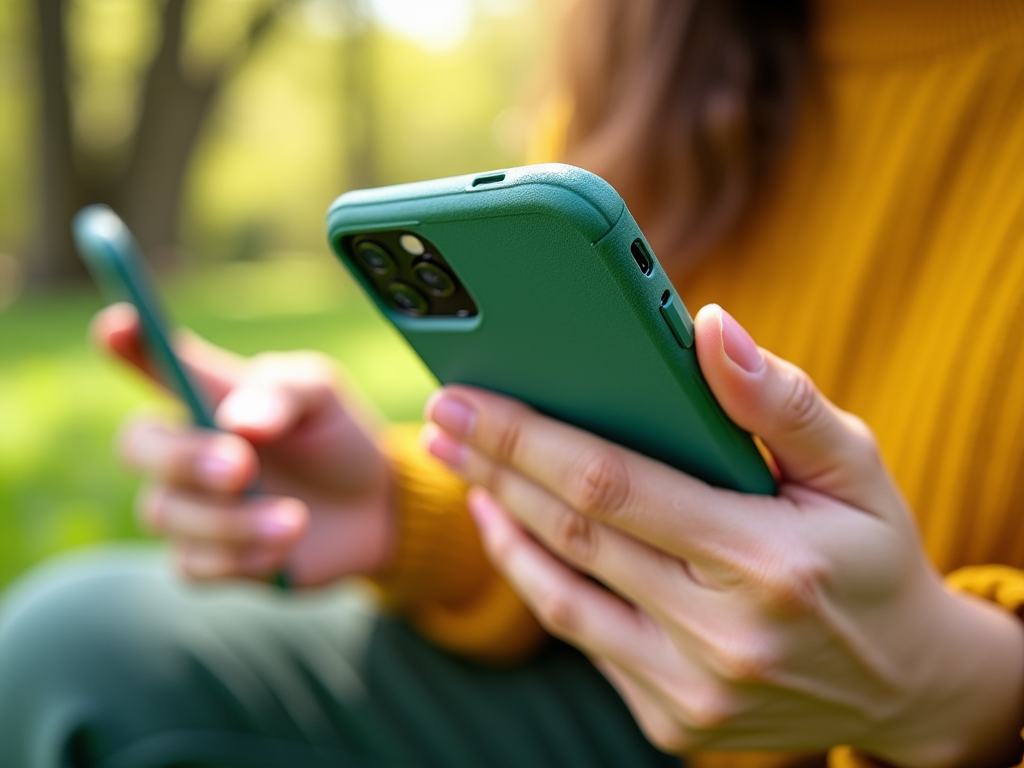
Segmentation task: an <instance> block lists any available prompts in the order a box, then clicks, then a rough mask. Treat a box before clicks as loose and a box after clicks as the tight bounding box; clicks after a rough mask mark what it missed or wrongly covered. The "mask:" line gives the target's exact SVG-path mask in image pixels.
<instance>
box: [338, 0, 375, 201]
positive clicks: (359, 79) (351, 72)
mask: <svg viewBox="0 0 1024 768" xmlns="http://www.w3.org/2000/svg"><path fill="white" fill-rule="evenodd" d="M368 5H369V4H368V2H367V1H366V0H345V10H346V14H347V16H348V24H349V29H350V33H349V35H348V39H347V44H346V45H345V49H344V68H345V69H344V71H345V93H344V99H345V114H346V131H345V136H346V140H347V144H346V150H347V152H346V154H347V158H346V161H347V167H346V170H347V181H348V186H349V187H350V188H352V189H363V188H366V187H372V186H375V185H376V184H377V183H378V178H377V141H376V138H377V114H376V104H377V103H376V99H375V98H374V94H375V92H376V90H375V88H376V83H375V82H374V77H373V74H374V69H375V67H374V54H375V52H376V51H375V47H376V46H375V45H374V42H375V41H374V34H373V27H372V26H371V25H370V21H369V16H370V9H369V7H368Z"/></svg>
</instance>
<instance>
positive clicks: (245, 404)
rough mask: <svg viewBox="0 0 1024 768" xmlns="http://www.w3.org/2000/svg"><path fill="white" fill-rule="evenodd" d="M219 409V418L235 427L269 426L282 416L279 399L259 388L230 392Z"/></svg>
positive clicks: (282, 407) (282, 406) (282, 408)
mask: <svg viewBox="0 0 1024 768" xmlns="http://www.w3.org/2000/svg"><path fill="white" fill-rule="evenodd" d="M220 410H221V412H220V413H219V414H218V415H219V416H220V420H226V421H228V422H230V423H231V425H232V426H235V427H240V426H244V427H257V428H258V427H269V426H273V425H275V424H277V423H278V422H279V421H280V420H281V418H282V417H283V416H284V405H283V404H282V403H281V399H280V398H279V397H275V396H274V395H272V394H270V393H269V392H264V391H262V390H259V389H242V390H238V391H236V392H232V393H231V394H230V395H228V397H227V399H225V400H224V402H223V403H222V404H221V409H220Z"/></svg>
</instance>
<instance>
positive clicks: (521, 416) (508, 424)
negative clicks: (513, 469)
mask: <svg viewBox="0 0 1024 768" xmlns="http://www.w3.org/2000/svg"><path fill="white" fill-rule="evenodd" d="M525 417H526V413H525V410H524V409H519V408H511V409H509V412H508V413H507V414H506V418H505V419H504V420H503V421H504V423H503V424H501V426H500V428H499V429H498V434H497V439H496V441H495V445H494V456H495V458H496V459H497V460H498V461H499V462H501V463H503V464H513V463H515V461H516V458H517V457H518V456H519V449H520V446H521V445H522V441H523V424H524V422H525V421H526V418H525Z"/></svg>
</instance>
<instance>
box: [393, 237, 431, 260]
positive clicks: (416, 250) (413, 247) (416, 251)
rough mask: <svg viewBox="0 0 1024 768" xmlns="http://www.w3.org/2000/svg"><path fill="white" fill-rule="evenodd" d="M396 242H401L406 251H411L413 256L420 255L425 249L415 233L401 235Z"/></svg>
mask: <svg viewBox="0 0 1024 768" xmlns="http://www.w3.org/2000/svg"><path fill="white" fill-rule="evenodd" d="M398 242H399V243H401V244H402V248H404V249H405V252H406V253H411V254H412V255H413V256H422V255H423V251H425V250H426V248H424V247H423V242H422V241H421V240H420V239H419V238H418V237H416V235H402V236H401V237H400V238H398Z"/></svg>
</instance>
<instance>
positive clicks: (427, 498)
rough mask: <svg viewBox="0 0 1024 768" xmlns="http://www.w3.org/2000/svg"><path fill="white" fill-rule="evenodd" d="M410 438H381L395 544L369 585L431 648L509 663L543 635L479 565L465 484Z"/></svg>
mask: <svg viewBox="0 0 1024 768" xmlns="http://www.w3.org/2000/svg"><path fill="white" fill-rule="evenodd" d="M418 432H419V428H418V426H416V425H401V426H395V427H391V428H390V429H389V430H388V431H387V432H386V433H385V435H384V438H383V445H384V450H385V452H386V453H387V455H388V457H389V459H390V461H391V466H392V470H393V472H394V478H395V505H394V507H395V510H396V515H397V542H396V550H395V555H394V557H393V559H392V562H391V565H390V566H389V567H388V569H387V570H386V571H385V572H383V573H380V574H378V575H377V576H376V577H374V578H373V579H371V583H373V584H374V585H375V586H376V587H377V589H378V590H379V593H380V595H381V598H382V602H383V604H384V605H385V607H386V608H388V609H390V610H392V611H394V612H397V613H400V614H401V615H404V616H405V617H407V618H408V619H409V621H410V622H411V623H412V624H413V625H414V626H415V627H416V628H417V629H418V630H419V631H420V632H421V633H422V634H423V635H424V636H425V637H427V638H428V639H429V640H431V641H432V642H434V643H436V644H438V645H439V646H441V647H443V648H445V649H447V650H450V651H452V652H454V653H458V654H461V655H464V656H467V657H470V658H474V659H478V660H480V661H486V662H495V663H501V662H508V661H513V660H516V659H518V658H520V657H522V656H524V655H526V654H527V653H529V652H530V651H531V650H532V649H534V648H535V647H537V646H538V645H540V643H541V642H542V641H543V639H544V637H545V634H544V632H543V630H542V629H541V628H540V625H539V624H538V623H537V622H536V620H535V619H534V618H533V616H532V614H530V612H529V610H528V609H527V608H526V606H525V605H524V604H523V602H522V601H521V600H520V599H519V597H518V596H517V595H516V594H515V592H513V591H512V588H511V587H510V586H509V585H508V583H507V582H506V581H505V580H504V579H503V578H502V577H501V576H500V575H499V574H498V573H497V571H495V570H494V568H493V567H492V566H491V564H490V562H489V561H488V560H487V556H486V555H485V553H484V551H483V547H482V546H481V544H480V538H479V536H478V534H477V531H476V527H475V526H474V524H473V521H472V518H471V517H470V516H469V512H468V510H467V508H466V503H465V495H466V486H465V484H464V483H463V482H462V481H461V480H460V479H459V478H457V477H456V476H455V475H453V474H452V473H451V472H449V471H448V470H447V469H445V468H444V467H443V466H441V465H440V464H439V463H438V462H436V461H435V460H434V459H433V458H432V457H430V455H429V454H427V452H426V451H425V450H424V449H423V448H422V447H421V446H420V444H419V441H418Z"/></svg>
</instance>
